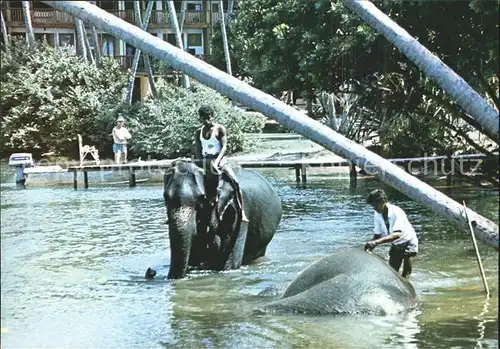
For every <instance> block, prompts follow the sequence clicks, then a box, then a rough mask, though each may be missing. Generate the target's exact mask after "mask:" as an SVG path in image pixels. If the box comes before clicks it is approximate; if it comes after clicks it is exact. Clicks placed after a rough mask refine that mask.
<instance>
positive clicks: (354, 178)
mask: <svg viewBox="0 0 500 349" xmlns="http://www.w3.org/2000/svg"><path fill="white" fill-rule="evenodd" d="M349 179H350V181H349V183H350V185H351V187H356V186H357V184H358V172H357V171H356V165H354V164H352V163H351V164H350V165H349Z"/></svg>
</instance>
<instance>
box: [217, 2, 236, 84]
mask: <svg viewBox="0 0 500 349" xmlns="http://www.w3.org/2000/svg"><path fill="white" fill-rule="evenodd" d="M219 14H220V28H221V32H222V45H223V46H224V57H226V71H227V73H228V74H229V75H233V72H232V71H231V57H230V56H229V46H228V44H227V34H226V23H225V20H224V2H223V1H222V0H219Z"/></svg>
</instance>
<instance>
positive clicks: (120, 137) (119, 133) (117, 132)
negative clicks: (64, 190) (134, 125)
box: [113, 126, 132, 144]
mask: <svg viewBox="0 0 500 349" xmlns="http://www.w3.org/2000/svg"><path fill="white" fill-rule="evenodd" d="M130 138H132V136H131V135H130V132H128V130H127V129H126V128H125V127H124V126H122V127H120V128H118V127H116V126H115V127H114V128H113V141H114V142H115V143H116V144H127V139H130Z"/></svg>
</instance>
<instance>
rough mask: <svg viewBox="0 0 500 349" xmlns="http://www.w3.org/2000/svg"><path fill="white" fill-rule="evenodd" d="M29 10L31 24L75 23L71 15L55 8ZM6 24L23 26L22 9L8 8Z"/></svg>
mask: <svg viewBox="0 0 500 349" xmlns="http://www.w3.org/2000/svg"><path fill="white" fill-rule="evenodd" d="M30 12H31V23H32V25H33V26H44V27H48V26H51V25H58V24H66V25H68V24H71V25H73V24H74V23H75V20H74V18H73V16H71V15H68V14H67V13H64V12H61V11H57V10H52V9H47V10H37V9H34V10H31V11H30ZM7 25H18V26H24V16H23V10H22V9H18V8H13V9H10V21H7Z"/></svg>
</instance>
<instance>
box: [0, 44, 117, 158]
mask: <svg viewBox="0 0 500 349" xmlns="http://www.w3.org/2000/svg"><path fill="white" fill-rule="evenodd" d="M71 51H72V49H62V48H53V47H50V46H49V45H48V44H47V43H46V42H38V43H37V44H36V46H35V47H33V48H28V47H27V46H26V44H25V43H24V41H15V42H14V43H13V45H12V48H11V51H10V53H6V52H2V57H1V90H0V91H1V93H0V98H1V108H2V134H1V139H0V142H1V144H2V153H3V154H2V155H6V154H9V153H11V152H17V151H28V152H32V153H34V155H35V156H39V155H40V154H41V153H44V152H54V153H55V154H57V155H73V156H75V155H76V154H78V142H77V134H81V135H82V137H83V138H84V141H89V139H88V138H90V141H91V142H92V144H95V145H96V146H100V148H101V149H102V148H103V147H104V146H105V145H106V144H109V142H110V133H111V128H110V123H111V125H112V123H113V121H114V120H109V119H106V117H105V116H104V117H102V116H101V113H102V111H104V110H107V109H108V108H110V106H113V105H116V104H118V103H120V102H121V98H122V91H123V88H124V87H125V86H126V74H124V73H123V72H122V71H121V70H120V67H119V66H118V64H117V63H116V62H115V61H114V60H113V59H112V58H108V59H106V58H105V59H103V61H102V62H101V65H100V67H96V66H94V65H92V64H90V63H87V62H85V61H84V60H83V59H82V58H81V57H77V56H76V55H75V54H74V52H71Z"/></svg>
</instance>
